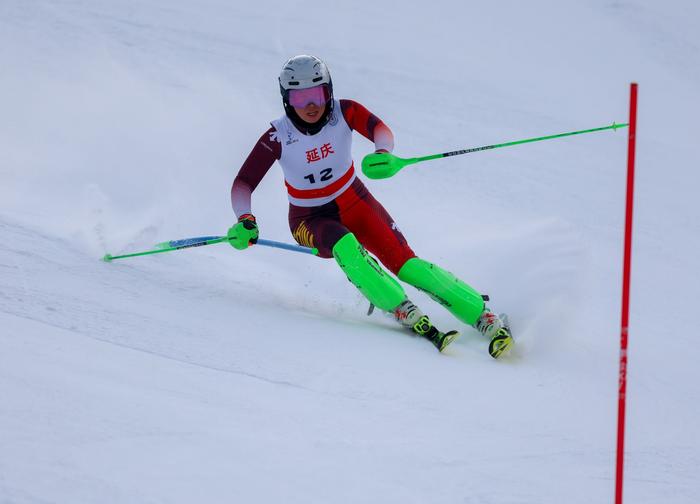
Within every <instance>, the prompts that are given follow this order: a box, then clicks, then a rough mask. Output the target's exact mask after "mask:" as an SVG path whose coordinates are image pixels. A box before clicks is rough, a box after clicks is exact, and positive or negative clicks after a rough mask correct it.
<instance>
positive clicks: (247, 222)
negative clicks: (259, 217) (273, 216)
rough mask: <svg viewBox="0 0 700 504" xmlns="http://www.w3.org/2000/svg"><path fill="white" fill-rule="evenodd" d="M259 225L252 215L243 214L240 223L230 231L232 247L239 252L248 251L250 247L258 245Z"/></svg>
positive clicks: (228, 234) (229, 240)
mask: <svg viewBox="0 0 700 504" xmlns="http://www.w3.org/2000/svg"><path fill="white" fill-rule="evenodd" d="M259 234H260V232H259V231H258V225H257V223H256V222H255V217H254V216H253V215H252V214H243V215H241V216H240V217H239V219H238V222H237V223H236V224H234V225H233V226H231V228H230V229H229V230H228V233H227V235H226V236H227V237H228V242H229V243H230V244H231V246H232V247H233V248H235V249H237V250H244V249H247V248H248V247H249V246H250V245H254V244H256V243H258V235H259Z"/></svg>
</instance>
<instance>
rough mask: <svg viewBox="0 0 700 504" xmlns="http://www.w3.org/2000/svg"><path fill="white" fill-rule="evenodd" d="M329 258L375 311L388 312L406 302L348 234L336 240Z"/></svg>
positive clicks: (400, 289) (397, 286)
mask: <svg viewBox="0 0 700 504" xmlns="http://www.w3.org/2000/svg"><path fill="white" fill-rule="evenodd" d="M333 257H335V260H336V261H337V262H338V265H339V266H340V268H341V269H342V270H343V271H344V272H345V274H346V275H347V277H348V280H350V281H351V282H352V283H353V284H354V285H355V287H357V288H358V289H360V292H362V294H363V295H364V296H365V297H366V298H367V299H368V300H369V302H370V303H372V304H373V305H374V306H376V307H377V308H379V309H381V310H384V311H391V310H393V309H395V308H396V307H397V306H399V305H400V304H401V303H402V302H403V300H404V299H406V292H404V290H403V287H401V285H400V284H399V282H397V281H396V280H395V279H394V278H393V277H391V276H390V275H389V274H388V273H387V272H385V271H384V270H383V269H382V267H381V266H379V264H377V262H376V261H375V260H374V259H373V258H371V257H370V256H369V255H368V254H367V251H366V250H365V248H364V247H363V246H362V245H361V244H360V242H358V241H357V238H355V235H354V234H352V233H348V234H346V235H345V236H343V237H342V238H341V239H340V240H338V243H336V244H335V246H334V247H333Z"/></svg>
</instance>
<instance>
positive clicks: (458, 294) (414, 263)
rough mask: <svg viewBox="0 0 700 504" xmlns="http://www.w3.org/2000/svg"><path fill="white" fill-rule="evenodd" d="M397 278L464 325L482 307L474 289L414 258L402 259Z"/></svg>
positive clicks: (470, 321)
mask: <svg viewBox="0 0 700 504" xmlns="http://www.w3.org/2000/svg"><path fill="white" fill-rule="evenodd" d="M399 279H400V280H402V281H404V282H406V283H409V284H411V285H413V286H414V287H416V288H418V289H420V290H422V291H424V292H425V293H427V294H428V295H429V296H430V297H431V298H432V299H434V300H435V301H437V302H438V303H440V304H441V305H443V306H444V307H445V308H447V309H448V310H449V311H450V313H452V315H454V316H455V317H457V318H458V319H459V320H461V321H462V322H464V323H465V324H469V325H470V326H473V325H474V324H476V321H477V320H479V316H481V312H482V311H483V310H484V300H483V298H482V297H481V294H479V293H478V292H477V291H475V290H474V289H473V288H472V287H470V286H468V285H467V284H465V283H464V282H462V281H461V280H460V279H459V278H457V277H456V276H454V275H453V274H452V273H450V272H449V271H445V270H444V269H442V268H441V267H440V266H437V265H435V264H431V263H429V262H428V261H424V260H423V259H420V258H418V257H414V258H413V259H409V260H408V261H406V264H404V265H403V266H402V267H401V270H399Z"/></svg>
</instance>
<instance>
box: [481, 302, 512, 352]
mask: <svg viewBox="0 0 700 504" xmlns="http://www.w3.org/2000/svg"><path fill="white" fill-rule="evenodd" d="M474 327H475V328H476V330H477V331H479V332H480V333H481V334H483V335H484V336H486V337H487V338H489V339H490V340H491V341H490V343H489V355H490V356H491V357H493V358H494V359H498V358H499V357H500V356H501V355H503V354H504V353H506V352H508V351H509V350H510V349H511V348H512V346H513V335H512V334H511V332H510V325H509V323H508V316H507V315H505V314H504V313H502V314H501V315H500V316H498V315H496V314H495V313H493V312H492V311H491V310H489V309H488V308H484V311H483V312H482V313H481V316H480V317H479V320H478V321H477V322H476V324H475V325H474Z"/></svg>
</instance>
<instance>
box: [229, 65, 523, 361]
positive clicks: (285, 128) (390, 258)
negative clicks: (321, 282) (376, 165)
mask: <svg viewBox="0 0 700 504" xmlns="http://www.w3.org/2000/svg"><path fill="white" fill-rule="evenodd" d="M279 85H280V93H281V94H282V103H283V105H284V111H285V114H284V115H283V116H282V117H280V118H279V119H276V120H274V121H272V123H271V128H269V129H268V130H267V131H266V132H265V133H263V135H262V136H261V137H260V139H259V140H258V142H257V144H256V145H255V147H253V150H252V151H251V153H250V154H249V155H248V158H247V159H246V160H245V162H244V163H243V166H242V167H241V169H240V171H239V172H238V175H237V176H236V178H235V180H234V182H233V186H232V188H231V203H232V205H233V210H234V212H235V213H236V216H237V217H238V222H237V223H236V224H234V225H233V226H232V227H231V228H230V229H229V231H228V235H227V237H228V239H229V243H230V244H231V245H232V246H233V247H234V248H236V249H238V250H243V249H246V248H248V246H249V245H252V244H254V243H256V242H257V239H258V233H259V231H258V225H257V223H256V220H255V217H254V216H253V213H252V210H251V194H252V192H253V191H254V190H255V188H256V187H257V185H258V184H259V183H260V181H261V180H262V178H263V176H265V174H266V173H267V172H268V170H269V169H270V167H271V166H272V165H273V164H274V162H275V161H279V163H280V165H281V166H282V170H283V172H284V178H285V185H286V187H287V192H288V198H289V226H290V229H291V231H292V235H293V236H294V239H295V240H296V241H297V242H298V243H299V244H300V245H304V246H308V247H315V248H317V249H318V252H319V253H318V255H319V256H320V257H323V258H331V257H333V258H335V260H336V261H337V263H338V265H339V266H340V268H341V269H342V270H343V272H344V273H345V274H346V275H347V277H348V279H349V280H350V281H351V282H352V283H353V284H354V285H355V286H356V287H357V288H358V289H359V290H360V292H361V293H362V294H363V295H364V296H365V297H366V298H367V299H368V300H369V302H370V303H371V305H373V306H376V307H378V308H380V309H382V310H384V311H386V312H389V313H391V314H392V315H393V316H394V317H395V319H396V320H397V321H398V322H399V323H400V324H401V325H402V326H404V327H406V328H408V329H410V330H412V331H413V332H414V333H416V334H418V335H420V336H423V337H425V338H427V339H428V340H430V341H431V342H432V343H433V344H434V345H435V347H436V348H437V349H438V350H439V351H442V350H444V349H445V347H447V345H449V344H450V343H451V342H452V341H453V340H454V339H455V338H456V337H457V336H458V335H459V333H458V332H457V331H449V332H446V333H443V332H441V331H439V330H438V329H437V328H436V327H435V326H434V325H433V324H432V323H431V321H430V319H429V318H428V316H427V315H425V314H424V313H423V312H422V311H421V310H420V309H419V308H418V307H417V306H416V305H415V304H413V303H412V302H411V301H410V300H409V299H408V297H407V296H406V293H405V291H404V289H403V287H402V286H401V285H400V284H399V282H397V281H396V280H395V279H394V278H393V277H392V276H390V275H389V274H388V273H387V272H386V271H385V270H384V269H383V268H382V267H381V266H380V265H379V264H378V263H377V261H375V260H374V258H373V257H371V256H370V255H369V254H368V253H367V250H369V251H370V252H371V253H372V254H374V255H375V256H377V258H379V261H381V263H382V264H383V265H384V266H385V267H386V268H387V269H388V270H389V271H391V272H392V273H393V274H394V275H396V276H397V277H398V278H399V279H400V280H402V281H404V282H406V283H408V284H411V285H413V286H415V287H417V288H418V289H420V290H422V291H424V292H426V293H427V294H428V295H429V296H430V297H431V298H432V299H434V300H436V301H438V302H439V303H440V304H442V305H443V306H445V307H446V308H447V309H448V310H449V311H450V312H451V313H452V314H453V315H454V316H455V317H457V318H458V319H459V320H461V321H462V322H464V323H466V324H468V325H471V326H473V327H475V328H476V329H477V330H478V331H479V332H481V333H482V334H484V335H485V336H487V337H488V338H489V339H490V344H489V353H490V354H491V356H492V357H494V358H497V357H499V356H500V355H501V354H502V353H503V352H504V351H505V350H507V349H508V348H509V347H510V346H511V345H512V342H513V340H512V337H511V334H510V329H509V327H508V323H507V319H506V318H505V316H502V317H499V316H497V315H495V314H494V313H492V312H491V311H490V310H489V309H488V308H487V307H486V306H485V302H484V297H482V295H481V294H479V293H478V292H477V291H476V290H474V289H473V288H472V287H470V286H469V285H467V284H466V283H464V282H462V281H461V280H459V279H458V278H456V277H455V276H454V275H453V274H452V273H449V272H448V271H445V270H444V269H442V268H440V267H439V266H437V265H435V264H431V263H429V262H427V261H425V260H423V259H421V258H419V257H417V256H416V254H415V253H414V252H413V250H412V249H411V248H410V247H409V245H408V243H407V242H406V239H405V238H404V236H403V234H402V233H401V231H399V228H398V227H397V225H396V223H395V222H394V220H393V219H392V218H391V217H390V216H389V214H388V213H387V211H386V210H385V209H384V207H383V206H382V205H381V204H380V203H379V202H378V201H377V200H376V199H374V197H373V196H372V195H371V194H370V192H369V191H368V190H367V188H366V187H365V185H364V184H363V183H362V181H361V180H360V179H359V178H358V177H357V176H356V173H355V167H354V164H353V160H352V155H351V145H352V131H353V130H355V131H357V132H358V133H360V134H361V135H362V136H364V137H366V138H367V139H369V140H370V141H372V142H374V146H375V152H376V153H383V155H386V156H391V154H390V153H391V151H392V150H393V148H394V138H393V134H392V132H391V130H390V129H389V127H388V126H387V125H386V124H384V123H383V122H382V121H381V120H380V119H379V118H378V117H377V116H375V115H374V114H372V113H371V112H369V111H368V110H367V109H366V108H365V107H363V106H362V105H360V104H359V103H357V102H355V101H352V100H336V99H335V98H334V96H333V83H332V81H331V76H330V73H329V71H328V68H327V67H326V65H325V63H324V62H323V61H321V60H320V59H318V58H316V57H314V56H308V55H299V56H295V57H293V58H291V59H290V60H288V61H287V62H286V63H285V64H284V67H283V68H282V71H281V73H280V76H279Z"/></svg>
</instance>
